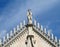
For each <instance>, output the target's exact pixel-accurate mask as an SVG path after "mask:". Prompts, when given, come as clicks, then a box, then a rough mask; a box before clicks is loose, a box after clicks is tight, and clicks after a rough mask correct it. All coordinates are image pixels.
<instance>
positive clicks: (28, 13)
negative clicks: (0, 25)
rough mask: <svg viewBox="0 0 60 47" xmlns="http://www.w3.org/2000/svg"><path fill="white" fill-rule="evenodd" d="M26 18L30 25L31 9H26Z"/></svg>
mask: <svg viewBox="0 0 60 47" xmlns="http://www.w3.org/2000/svg"><path fill="white" fill-rule="evenodd" d="M27 18H28V24H32V12H31V9H28V12H27Z"/></svg>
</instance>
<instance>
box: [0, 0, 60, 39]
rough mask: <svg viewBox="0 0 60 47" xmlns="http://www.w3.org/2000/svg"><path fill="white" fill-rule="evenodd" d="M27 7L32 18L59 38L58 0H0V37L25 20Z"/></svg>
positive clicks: (59, 8) (59, 10)
mask: <svg viewBox="0 0 60 47" xmlns="http://www.w3.org/2000/svg"><path fill="white" fill-rule="evenodd" d="M28 9H31V10H32V13H33V19H36V21H37V22H39V23H40V24H41V25H43V26H44V27H46V28H47V29H48V30H50V31H51V32H52V33H53V34H54V35H55V36H57V37H58V38H60V0H0V38H2V37H3V36H4V35H6V33H9V31H10V30H12V29H13V28H14V27H16V26H17V25H18V24H20V22H22V21H23V20H27V16H26V12H27V10H28Z"/></svg>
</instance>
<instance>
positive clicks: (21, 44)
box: [0, 9, 60, 47]
mask: <svg viewBox="0 0 60 47" xmlns="http://www.w3.org/2000/svg"><path fill="white" fill-rule="evenodd" d="M27 20H28V23H27V24H26V23H25V21H23V23H20V25H17V27H16V28H14V29H13V30H14V31H10V34H8V33H7V35H6V36H5V37H4V38H3V40H1V39H0V47H60V40H58V39H57V37H54V35H53V34H51V33H50V31H48V32H46V28H44V27H43V26H42V25H40V24H39V23H36V20H34V21H33V22H32V12H31V10H30V9H29V10H28V12H27Z"/></svg>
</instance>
